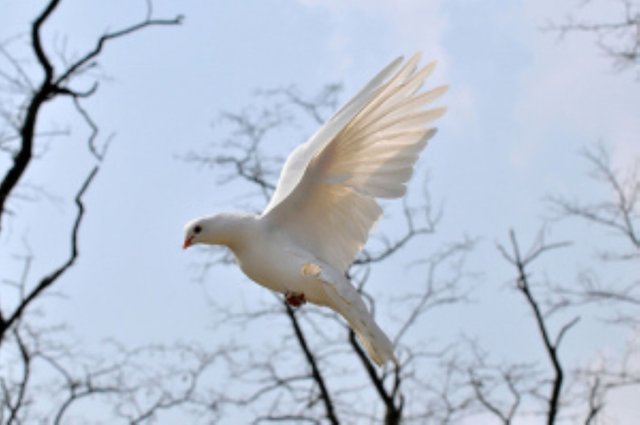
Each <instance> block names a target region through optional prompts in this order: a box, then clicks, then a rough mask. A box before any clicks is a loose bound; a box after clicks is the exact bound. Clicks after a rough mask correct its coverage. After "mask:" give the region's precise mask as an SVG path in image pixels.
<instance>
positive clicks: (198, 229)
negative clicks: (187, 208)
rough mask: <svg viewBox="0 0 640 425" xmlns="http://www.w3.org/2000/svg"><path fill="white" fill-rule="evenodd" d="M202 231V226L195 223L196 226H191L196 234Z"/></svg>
mask: <svg viewBox="0 0 640 425" xmlns="http://www.w3.org/2000/svg"><path fill="white" fill-rule="evenodd" d="M200 232H202V226H200V225H197V226H196V227H194V228H193V233H195V234H198V233H200Z"/></svg>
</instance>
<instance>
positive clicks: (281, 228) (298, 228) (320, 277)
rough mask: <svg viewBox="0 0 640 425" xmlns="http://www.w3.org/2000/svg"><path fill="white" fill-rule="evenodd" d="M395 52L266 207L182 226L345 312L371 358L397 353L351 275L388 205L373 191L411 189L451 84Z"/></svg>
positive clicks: (282, 286)
mask: <svg viewBox="0 0 640 425" xmlns="http://www.w3.org/2000/svg"><path fill="white" fill-rule="evenodd" d="M419 59H420V55H418V54H416V55H414V56H413V57H412V58H411V59H409V60H408V61H406V62H404V63H403V60H402V58H398V59H396V60H395V61H393V62H392V63H391V64H389V65H388V66H387V67H386V68H384V69H383V70H382V71H380V73H379V74H378V75H376V76H375V77H374V78H373V79H372V80H371V81H370V82H369V83H368V84H367V85H366V86H365V87H364V88H363V89H362V90H361V91H360V92H359V93H358V94H356V95H355V96H354V97H353V99H351V100H350V101H349V102H347V103H346V104H345V105H344V106H343V107H342V108H340V109H339V110H338V112H336V113H335V114H334V115H333V117H331V118H330V119H329V120H328V121H327V122H326V123H325V124H324V125H323V126H322V127H321V128H320V129H319V130H318V131H317V132H316V133H315V134H314V135H313V136H311V138H310V139H309V140H308V141H307V142H305V143H303V144H301V145H299V146H298V147H297V148H296V149H294V151H293V152H292V153H291V154H290V155H289V157H288V158H287V161H286V162H285V164H284V167H283V168H282V172H281V173H280V178H279V180H278V185H277V186H276V190H275V192H274V194H273V197H272V198H271V200H270V201H269V204H268V205H267V207H266V208H265V210H264V211H263V212H262V214H260V215H255V214H249V213H221V214H216V215H213V216H209V217H204V218H199V219H196V220H193V221H191V222H189V223H187V225H186V227H185V240H184V248H187V247H189V246H191V245H193V244H196V243H205V244H216V245H225V246H227V247H229V248H230V249H231V251H232V252H233V253H234V254H235V256H236V259H237V260H238V264H239V265H240V268H241V269H242V271H243V272H244V273H245V274H246V275H247V276H249V277H250V278H251V279H252V280H254V281H255V282H257V283H259V284H260V285H263V286H265V287H267V288H269V289H272V290H274V291H277V292H280V293H282V294H284V295H285V299H286V301H287V302H288V303H289V304H290V305H293V306H299V305H301V304H302V303H304V302H306V301H309V302H312V303H314V304H318V305H322V306H327V307H329V308H331V309H333V310H335V311H336V312H337V313H338V314H340V315H341V316H342V317H344V318H345V319H346V320H347V322H348V323H349V325H350V326H351V328H352V329H353V330H354V331H355V333H356V335H357V336H358V339H359V341H360V342H361V343H362V345H363V346H364V347H365V349H366V350H367V352H368V353H369V356H370V357H371V359H373V360H374V361H375V362H376V363H377V364H379V365H381V364H384V363H385V362H387V361H396V358H395V355H394V352H393V345H392V344H391V341H390V340H389V338H387V336H386V335H385V334H384V332H383V331H382V330H381V329H380V328H379V327H378V325H377V324H376V323H375V321H374V319H373V317H372V316H371V314H370V313H369V311H368V310H367V307H366V306H365V304H364V302H363V300H362V298H361V297H360V294H359V293H358V292H357V290H356V289H355V288H354V287H353V285H352V284H351V282H350V281H349V280H348V278H347V277H346V271H347V268H348V267H349V266H350V265H351V263H352V262H353V260H354V258H355V256H356V255H357V253H358V252H359V251H360V250H361V249H362V247H363V246H364V244H365V242H366V241H367V238H368V236H369V231H370V230H371V227H372V226H373V224H374V223H375V222H376V220H377V219H378V218H379V217H380V214H381V213H382V209H381V207H380V206H379V205H378V202H377V201H376V198H398V197H401V196H403V195H404V193H405V190H406V183H407V181H408V180H409V179H410V177H411V174H412V173H413V166H414V164H415V162H416V160H417V159H418V155H419V154H420V152H421V151H422V150H423V149H424V147H425V146H426V144H427V141H428V140H429V139H430V138H431V137H432V136H433V135H434V134H435V132H436V130H435V128H433V127H430V123H431V122H433V121H434V120H435V119H437V118H438V117H440V116H441V115H442V114H443V113H444V112H445V108H442V107H439V108H430V109H429V108H428V107H427V106H428V105H429V104H430V103H432V102H433V101H434V100H435V99H437V98H438V97H439V96H440V95H442V94H443V93H444V92H445V91H446V90H447V87H446V86H440V87H437V88H434V89H431V90H428V91H423V90H422V85H423V82H424V80H425V79H426V78H427V77H428V76H429V74H430V73H431V72H432V71H433V69H434V67H435V63H433V62H432V63H430V64H428V65H426V66H425V67H423V68H418V67H417V64H418V62H419Z"/></svg>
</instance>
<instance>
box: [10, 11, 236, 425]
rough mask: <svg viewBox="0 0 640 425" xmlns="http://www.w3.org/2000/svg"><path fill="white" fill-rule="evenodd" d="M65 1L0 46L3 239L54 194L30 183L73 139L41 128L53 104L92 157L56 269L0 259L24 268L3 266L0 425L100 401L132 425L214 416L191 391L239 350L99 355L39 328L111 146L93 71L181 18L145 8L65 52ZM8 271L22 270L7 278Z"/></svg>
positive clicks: (22, 250)
mask: <svg viewBox="0 0 640 425" xmlns="http://www.w3.org/2000/svg"><path fill="white" fill-rule="evenodd" d="M61 3H62V2H61V1H60V0H49V1H47V2H46V3H45V4H44V6H43V8H42V10H41V11H40V12H39V13H38V14H37V16H36V17H35V19H34V20H33V23H32V24H31V26H30V27H29V28H28V30H27V33H28V36H27V37H23V36H21V35H19V36H16V37H13V38H10V39H8V40H3V41H2V42H0V95H1V96H2V99H1V100H0V105H2V106H1V107H0V118H1V120H2V121H1V124H0V155H2V156H3V158H2V159H3V161H2V164H3V167H4V170H3V171H2V173H3V176H2V178H1V180H0V231H2V232H3V234H6V233H7V229H8V228H11V224H13V223H14V222H17V221H19V220H21V215H20V214H19V213H17V211H18V210H19V209H20V208H19V207H20V204H21V203H24V202H26V201H29V200H34V199H33V196H32V195H31V194H32V193H37V194H41V195H45V196H50V195H49V194H48V191H47V189H46V187H39V186H33V185H30V184H29V183H27V181H28V180H29V174H30V171H31V169H32V167H31V165H32V162H33V161H34V160H35V159H36V158H42V160H46V159H47V158H46V147H47V146H48V145H49V143H50V142H52V141H53V140H55V141H56V142H58V141H60V142H62V140H64V139H68V138H71V136H72V135H71V133H70V132H69V131H68V130H67V129H64V128H62V129H61V128H58V127H54V128H50V129H47V128H43V127H44V125H43V122H42V120H41V117H42V116H43V110H44V109H45V108H46V107H47V105H50V104H52V103H58V102H65V101H67V102H71V104H72V106H73V107H74V108H75V111H76V112H77V114H78V115H77V117H76V119H78V120H79V121H80V122H82V123H84V124H85V125H86V126H87V127H88V129H89V136H88V138H87V140H86V145H87V152H88V154H87V155H86V156H87V157H89V158H90V162H91V163H92V165H90V166H89V167H88V171H87V172H86V174H85V175H84V177H83V178H82V179H81V180H80V181H69V182H68V184H69V185H70V186H72V187H76V188H77V189H76V192H75V194H74V196H73V198H72V202H73V203H74V205H75V215H74V219H73V222H72V225H71V227H70V228H69V229H68V240H66V241H61V243H60V247H59V250H60V251H62V252H64V251H68V254H67V256H66V258H65V259H64V260H63V261H62V262H61V263H60V264H59V265H58V266H56V267H54V268H53V269H52V270H50V271H49V272H48V273H45V274H44V275H43V276H40V277H38V276H35V274H36V273H35V272H34V268H33V267H32V264H33V260H34V258H36V256H45V257H46V256H50V255H51V253H50V252H43V251H42V250H40V249H38V247H37V246H36V247H33V248H32V247H31V246H30V244H29V241H28V240H25V239H23V240H19V241H18V242H16V243H13V244H5V248H4V249H7V250H11V252H7V253H3V257H5V258H13V260H14V262H15V264H18V267H13V268H9V267H6V268H5V267H4V266H5V264H3V269H2V270H0V274H1V275H0V284H1V285H2V286H0V300H2V303H1V305H0V423H3V424H21V423H53V424H59V423H68V418H70V417H73V416H74V415H75V414H76V412H82V409H83V408H85V407H86V406H87V404H91V403H94V402H96V400H103V402H104V403H103V404H102V407H101V409H102V410H105V409H106V407H105V406H110V408H111V409H113V410H114V413H115V417H116V418H120V419H121V420H122V422H125V423H130V424H134V423H142V422H148V421H149V420H152V419H153V418H154V417H157V416H158V415H160V414H161V413H162V412H163V411H165V410H168V409H172V408H174V407H175V406H183V407H189V408H196V407H197V408H199V409H205V410H207V411H209V412H211V411H215V406H213V405H211V403H210V402H209V401H207V402H201V401H199V399H198V397H197V396H196V395H195V393H196V390H199V380H200V378H201V376H202V374H203V373H205V371H206V370H209V369H210V368H211V367H212V366H213V365H214V363H215V364H218V363H224V362H226V361H227V360H226V356H227V355H228V354H229V353H230V352H232V351H233V347H230V346H228V347H224V348H221V350H220V351H217V352H213V353H211V352H206V351H205V350H203V349H201V348H199V347H197V346H196V345H193V344H191V345H189V346H186V345H175V346H170V347H163V346H147V347H141V348H136V349H130V348H128V349H125V348H124V347H120V346H118V345H117V344H111V350H110V352H109V353H108V354H106V353H104V354H103V355H101V356H97V355H95V354H91V353H87V352H84V351H81V350H79V349H77V348H75V347H76V344H75V343H74V342H73V341H71V340H69V333H68V332H67V331H65V329H64V328H61V327H52V326H51V325H50V324H48V325H46V326H42V325H39V324H38V322H39V321H42V320H39V315H40V314H41V310H40V308H39V307H40V306H41V305H42V300H43V299H44V297H45V296H46V295H47V294H49V293H51V292H52V290H53V288H54V287H55V286H56V284H57V283H58V282H59V281H60V280H61V279H62V278H63V276H64V275H65V273H67V272H68V270H69V269H70V268H72V267H73V265H74V264H75V263H76V262H77V260H78V258H79V255H80V246H79V233H80V228H81V225H82V221H83V218H84V216H85V214H86V212H87V207H86V205H85V201H84V195H85V194H86V192H87V191H88V190H89V189H90V187H91V184H92V182H93V180H94V178H95V176H96V174H97V173H98V170H99V167H100V163H101V162H102V161H103V159H104V154H105V149H106V145H107V143H108V142H109V139H110V137H103V136H101V134H100V132H99V126H98V124H97V123H95V122H94V120H93V119H92V117H91V114H90V112H89V111H88V110H87V109H86V108H85V106H84V102H85V100H86V99H88V98H90V97H92V96H95V95H96V94H97V91H98V88H99V77H96V73H95V70H96V69H97V68H98V65H99V59H100V56H101V54H102V53H103V51H104V50H105V49H107V48H108V47H109V46H110V45H111V44H113V43H114V42H117V41H118V40H120V39H124V38H127V37H129V36H132V35H134V34H135V33H138V32H140V31H143V30H146V29H147V28H150V27H156V26H172V25H177V24H179V23H180V21H181V17H180V16H176V17H174V18H170V19H159V18H156V17H154V16H153V10H152V4H151V2H150V1H148V2H146V5H147V12H146V16H144V17H143V18H142V19H140V20H139V21H138V22H137V23H134V24H132V25H128V26H124V27H122V28H120V29H117V30H114V31H108V32H105V33H103V34H102V35H101V36H99V37H98V38H97V39H96V40H95V43H94V44H93V45H92V46H90V47H89V49H88V50H87V51H85V52H81V53H75V54H72V55H68V54H66V52H64V51H60V50H59V49H57V48H56V46H55V45H54V46H53V47H52V43H51V40H49V39H47V38H46V37H44V36H43V33H44V30H45V28H46V27H47V26H51V25H54V24H55V22H54V21H55V15H56V11H57V10H58V9H59V8H60V7H61ZM54 44H55V43H54ZM76 154H77V155H78V157H81V155H82V153H81V152H77V153H76ZM85 162H86V161H85ZM59 167H60V168H62V167H63V164H59ZM13 240H14V241H15V240H16V238H13ZM12 270H16V271H17V273H16V274H15V275H9V274H8V273H11V271H12ZM102 349H103V350H104V349H105V347H102ZM150 357H153V358H155V359H156V360H158V359H159V358H166V359H171V360H170V361H171V364H168V365H165V366H164V367H161V368H159V369H158V370H154V369H153V368H152V367H151V366H150V365H151V364H161V362H160V363H158V362H157V361H156V363H151V362H149V361H148V359H149V358H150ZM167 361H168V360H167ZM207 400H208V399H207ZM80 416H82V415H80ZM104 417H107V415H106V412H105V416H104Z"/></svg>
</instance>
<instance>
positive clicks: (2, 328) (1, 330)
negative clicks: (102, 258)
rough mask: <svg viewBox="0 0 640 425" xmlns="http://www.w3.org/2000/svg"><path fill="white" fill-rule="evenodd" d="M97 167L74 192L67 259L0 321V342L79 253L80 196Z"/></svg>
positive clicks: (81, 215) (94, 174) (82, 209)
mask: <svg viewBox="0 0 640 425" xmlns="http://www.w3.org/2000/svg"><path fill="white" fill-rule="evenodd" d="M98 169H99V167H97V166H96V167H94V168H93V170H91V172H90V173H89V174H88V176H87V177H86V179H85V180H84V182H83V184H82V186H81V187H80V190H79V191H78V192H77V193H76V196H75V204H76V207H77V209H78V212H77V214H76V218H75V221H74V223H73V227H72V230H71V242H70V244H71V253H70V254H69V257H68V258H67V260H66V261H65V262H64V263H63V264H62V265H60V266H59V267H58V268H56V269H55V270H54V271H53V272H51V273H50V274H49V275H47V276H45V277H43V278H42V279H41V280H40V282H39V283H38V285H36V286H35V287H34V288H33V289H32V290H31V291H30V292H29V293H28V294H27V296H26V297H25V298H24V299H22V300H21V301H20V304H19V305H18V306H17V307H16V309H15V310H14V311H13V313H12V314H11V315H10V316H8V318H7V319H4V320H3V321H2V322H0V342H1V341H2V340H3V337H4V335H5V333H6V332H7V330H8V329H9V328H10V327H11V326H12V325H13V324H14V323H15V322H16V321H17V320H19V319H20V317H22V315H23V314H24V311H25V310H26V308H27V307H28V306H29V305H30V304H31V303H32V302H33V301H35V300H36V299H37V298H38V296H39V295H40V294H41V293H42V292H43V291H45V290H46V289H47V288H49V287H50V286H51V285H52V284H53V283H55V281H56V280H58V279H59V278H60V276H62V275H63V274H64V273H65V272H66V271H67V270H68V269H69V268H70V267H71V266H72V265H73V264H74V263H75V261H76V259H77V257H78V255H79V251H78V239H79V231H80V224H81V223H82V218H83V216H84V212H85V207H84V204H83V201H82V197H83V195H84V194H85V192H86V191H87V189H89V186H90V185H91V182H92V181H93V179H94V177H95V176H96V174H97V173H98Z"/></svg>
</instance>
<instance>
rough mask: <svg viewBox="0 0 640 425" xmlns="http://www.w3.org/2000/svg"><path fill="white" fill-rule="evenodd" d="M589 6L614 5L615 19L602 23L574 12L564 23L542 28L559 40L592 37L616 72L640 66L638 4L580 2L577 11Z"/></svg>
mask: <svg viewBox="0 0 640 425" xmlns="http://www.w3.org/2000/svg"><path fill="white" fill-rule="evenodd" d="M592 3H594V4H595V3H599V4H601V3H608V4H612V3H614V7H615V6H617V7H616V9H617V13H616V15H617V17H616V18H613V19H611V20H603V19H602V18H601V17H598V18H596V19H595V20H593V19H592V20H590V19H587V18H584V17H582V16H580V15H582V13H578V15H579V16H578V17H576V16H575V14H570V15H568V16H567V18H566V19H565V21H564V22H562V23H557V22H553V21H552V22H550V23H548V24H547V25H546V26H545V27H544V29H545V30H547V31H551V32H554V33H556V34H558V36H559V37H560V38H562V37H565V36H567V35H569V34H572V33H586V34H590V35H593V36H594V37H595V38H596V44H597V45H598V47H599V48H600V49H601V50H602V51H603V52H604V53H605V54H606V55H607V56H609V57H610V58H611V59H612V60H613V64H614V67H615V68H616V69H618V70H626V69H629V68H636V69H637V66H638V65H639V64H640V3H639V2H638V1H636V0H616V1H614V2H606V1H595V0H587V1H584V2H582V3H581V8H580V12H581V11H583V9H586V8H588V6H589V5H590V4H592Z"/></svg>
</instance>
